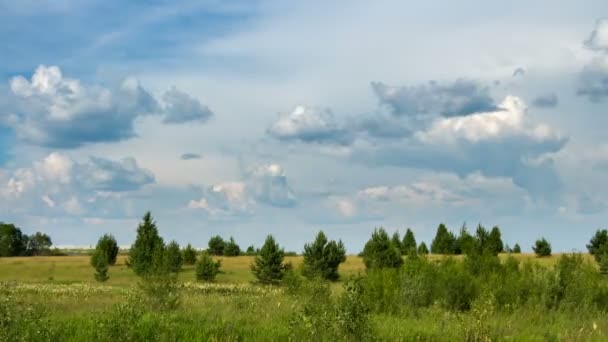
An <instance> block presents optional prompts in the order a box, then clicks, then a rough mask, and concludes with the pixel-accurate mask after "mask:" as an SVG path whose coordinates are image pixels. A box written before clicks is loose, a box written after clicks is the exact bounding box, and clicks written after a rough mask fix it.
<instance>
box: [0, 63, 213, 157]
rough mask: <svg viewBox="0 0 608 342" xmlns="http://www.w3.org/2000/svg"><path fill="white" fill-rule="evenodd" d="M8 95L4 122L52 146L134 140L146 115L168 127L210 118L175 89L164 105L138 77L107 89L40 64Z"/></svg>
mask: <svg viewBox="0 0 608 342" xmlns="http://www.w3.org/2000/svg"><path fill="white" fill-rule="evenodd" d="M9 95H10V98H9V99H10V102H11V103H10V105H9V107H8V108H5V109H3V112H2V113H0V124H1V125H4V126H7V127H10V128H11V129H13V130H14V131H15V133H16V135H17V137H18V138H20V139H22V140H24V141H27V142H29V143H32V144H35V145H41V146H46V147H51V148H76V147H79V146H82V145H85V144H90V143H98V142H113V141H120V140H125V139H129V138H132V137H134V136H135V135H136V134H135V131H134V122H135V119H136V118H137V117H139V116H142V115H151V114H154V115H162V116H164V117H165V119H164V120H165V122H167V123H181V122H186V121H192V120H198V121H204V120H206V118H208V117H209V116H210V115H211V112H210V111H209V110H208V109H207V108H206V107H204V106H202V105H201V104H200V103H199V102H198V101H197V100H195V99H193V98H191V97H189V96H188V95H186V94H184V93H182V92H180V91H178V90H176V89H171V90H170V91H169V92H167V93H166V94H165V96H164V101H165V106H164V107H163V106H162V105H160V104H159V102H158V101H157V100H156V99H155V98H154V96H153V95H152V94H151V93H150V92H148V91H147V90H146V89H144V88H143V87H142V86H141V85H140V83H139V82H138V81H137V80H135V79H132V78H131V79H126V80H125V81H124V82H123V83H122V84H121V85H120V86H119V87H118V88H116V89H108V88H105V87H102V86H98V85H85V84H82V83H81V82H80V81H79V80H76V79H72V78H68V77H64V76H63V74H62V72H61V70H60V69H59V67H57V66H50V67H47V66H44V65H41V66H39V67H38V68H37V69H36V71H35V72H34V74H33V75H32V77H31V79H30V80H28V79H26V78H25V77H23V76H16V77H13V78H12V79H11V80H10V94H9Z"/></svg>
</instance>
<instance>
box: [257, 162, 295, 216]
mask: <svg viewBox="0 0 608 342" xmlns="http://www.w3.org/2000/svg"><path fill="white" fill-rule="evenodd" d="M247 187H248V190H249V191H250V192H251V193H252V194H253V196H254V198H255V199H256V200H257V201H259V202H262V203H265V204H268V205H271V206H275V207H291V206H293V205H295V203H296V196H295V194H294V192H293V191H292V189H291V188H290V186H289V184H288V183H287V176H286V175H285V170H283V167H281V165H278V164H268V165H262V166H259V167H257V168H255V169H253V170H252V171H251V172H249V174H248V175H247Z"/></svg>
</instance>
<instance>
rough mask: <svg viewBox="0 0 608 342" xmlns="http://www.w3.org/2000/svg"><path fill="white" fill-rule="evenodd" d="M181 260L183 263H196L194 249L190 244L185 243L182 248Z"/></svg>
mask: <svg viewBox="0 0 608 342" xmlns="http://www.w3.org/2000/svg"><path fill="white" fill-rule="evenodd" d="M182 260H183V261H184V265H194V264H195V263H196V250H195V249H194V248H192V245H191V244H187V245H186V247H185V248H184V249H183V250H182Z"/></svg>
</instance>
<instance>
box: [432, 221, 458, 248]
mask: <svg viewBox="0 0 608 342" xmlns="http://www.w3.org/2000/svg"><path fill="white" fill-rule="evenodd" d="M454 240H456V238H455V237H454V234H452V233H451V232H449V231H448V229H447V227H446V226H445V225H444V224H443V223H442V224H440V225H439V226H438V227H437V233H436V234H435V239H433V242H432V243H431V253H433V254H454V245H455V243H454Z"/></svg>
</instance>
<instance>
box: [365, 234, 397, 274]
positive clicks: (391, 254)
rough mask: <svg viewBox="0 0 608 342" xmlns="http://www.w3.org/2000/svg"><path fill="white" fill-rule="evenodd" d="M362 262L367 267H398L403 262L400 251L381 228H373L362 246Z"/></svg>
mask: <svg viewBox="0 0 608 342" xmlns="http://www.w3.org/2000/svg"><path fill="white" fill-rule="evenodd" d="M363 262H364V263H365V267H366V268H367V269H374V268H386V267H399V266H401V265H402V264H403V259H402V258H401V251H400V250H399V249H397V247H395V246H394V245H393V243H392V242H391V241H390V240H389V238H388V234H386V231H385V230H384V229H383V228H380V229H375V230H374V232H373V233H372V237H371V239H369V241H367V243H366V244H365V247H364V248H363Z"/></svg>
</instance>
